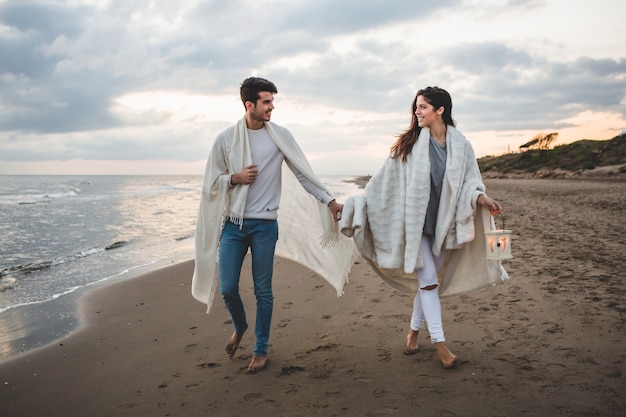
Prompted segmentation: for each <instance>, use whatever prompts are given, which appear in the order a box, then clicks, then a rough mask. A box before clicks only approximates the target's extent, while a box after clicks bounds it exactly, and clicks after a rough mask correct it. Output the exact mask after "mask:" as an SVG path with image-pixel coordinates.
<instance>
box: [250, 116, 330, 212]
mask: <svg viewBox="0 0 626 417" xmlns="http://www.w3.org/2000/svg"><path fill="white" fill-rule="evenodd" d="M248 137H249V138H250V153H251V155H252V163H253V164H256V165H257V169H258V171H259V173H258V175H257V177H256V179H255V181H254V182H253V183H252V184H251V185H250V189H249V190H248V198H247V200H246V208H245V210H244V213H243V217H244V219H267V220H274V219H276V218H277V210H278V207H279V205H280V195H281V184H282V182H281V167H282V163H283V161H285V156H284V155H283V154H282V152H281V151H280V149H278V147H277V146H276V144H275V143H274V141H273V140H272V138H271V137H270V135H269V133H268V132H267V129H266V128H265V127H263V128H262V129H258V130H251V129H248ZM285 162H286V163H287V166H288V167H289V169H291V171H292V172H293V173H294V174H295V176H296V178H298V181H299V182H300V184H302V186H303V187H304V189H305V190H306V191H307V192H308V193H309V194H311V195H312V196H313V197H315V198H316V199H317V200H319V201H321V202H322V203H324V204H328V203H330V202H331V201H332V200H333V197H331V196H330V195H329V194H328V193H327V192H326V191H324V190H322V189H321V188H319V187H318V186H316V185H315V184H313V183H312V182H311V181H309V180H308V179H307V178H306V177H305V176H304V175H302V174H301V173H300V172H299V171H298V170H297V169H296V168H295V167H294V166H293V165H292V164H291V163H290V162H289V161H285Z"/></svg>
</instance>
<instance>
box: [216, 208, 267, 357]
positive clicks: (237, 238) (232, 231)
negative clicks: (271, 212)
mask: <svg viewBox="0 0 626 417" xmlns="http://www.w3.org/2000/svg"><path fill="white" fill-rule="evenodd" d="M277 240H278V222H277V221H276V220H260V219H244V220H243V227H241V228H240V227H239V226H238V225H236V224H235V223H233V222H231V221H226V223H225V224H224V230H223V231H222V236H221V238H220V249H219V251H220V254H219V272H220V289H221V294H222V299H223V300H224V304H226V309H227V310H228V312H229V314H230V317H231V319H232V321H233V326H234V327H235V332H237V334H243V332H245V331H246V329H247V328H248V322H247V320H246V311H245V309H244V306H243V302H242V301H241V296H240V295H239V277H240V275H241V266H242V264H243V260H244V258H245V256H246V253H247V252H248V248H250V252H251V254H252V282H253V283H254V295H255V296H256V326H255V328H254V333H255V336H256V344H255V345H254V354H255V355H259V356H267V348H268V340H269V336H270V324H271V322H272V310H273V308H274V295H273V293H272V273H273V271H274V249H275V248H276V241H277Z"/></svg>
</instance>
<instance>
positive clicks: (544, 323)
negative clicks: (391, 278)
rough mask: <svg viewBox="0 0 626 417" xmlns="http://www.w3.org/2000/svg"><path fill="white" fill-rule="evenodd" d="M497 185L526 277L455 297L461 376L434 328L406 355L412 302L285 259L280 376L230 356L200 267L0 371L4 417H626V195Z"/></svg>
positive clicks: (126, 292)
mask: <svg viewBox="0 0 626 417" xmlns="http://www.w3.org/2000/svg"><path fill="white" fill-rule="evenodd" d="M486 184H487V187H488V193H489V194H490V195H491V196H492V197H494V198H496V199H497V200H499V201H501V202H502V203H503V205H504V207H505V211H504V214H505V218H504V225H505V227H506V228H507V229H511V230H512V247H513V255H514V258H513V259H510V260H507V261H505V262H504V265H505V267H506V269H507V271H508V272H509V274H510V280H508V281H506V282H504V283H502V284H499V285H497V286H495V287H492V288H486V289H484V290H480V291H476V292H472V293H470V294H465V295H460V296H453V297H447V298H444V299H443V300H442V304H443V315H444V329H445V331H446V338H447V341H448V346H449V347H450V349H451V350H452V351H453V352H454V353H455V354H456V355H457V356H458V357H459V362H458V364H457V366H456V367H455V368H454V369H450V370H446V369H443V367H442V366H441V364H440V363H439V362H438V360H437V358H436V355H435V352H434V348H433V347H432V345H431V344H430V342H429V340H428V337H427V332H422V333H424V334H420V339H419V342H420V346H421V348H422V350H421V352H419V353H417V354H416V355H413V356H406V355H403V349H404V344H405V335H406V333H407V331H408V324H409V319H410V314H411V307H412V299H413V295H412V294H404V293H399V292H397V291H395V290H393V289H392V288H391V287H389V286H387V285H386V284H384V283H383V282H382V281H381V280H380V279H379V278H378V277H377V276H376V275H375V274H374V273H373V272H372V271H371V270H370V269H369V268H368V267H367V265H365V264H364V263H357V264H355V266H354V268H353V270H352V273H351V275H350V283H349V284H348V285H346V287H345V288H344V291H345V294H344V295H343V296H342V297H339V298H338V297H336V292H335V290H334V289H333V288H332V287H331V286H330V285H329V284H327V283H326V282H325V281H324V280H323V279H322V278H320V277H319V276H317V275H316V274H314V273H313V272H311V271H309V270H307V269H305V268H303V267H301V266H299V265H297V264H294V263H293V262H290V261H286V260H283V259H277V260H276V263H275V265H276V266H275V275H274V289H275V294H274V295H275V301H274V317H273V322H272V334H271V337H270V343H271V346H270V353H269V357H270V362H269V364H268V366H267V368H266V369H264V370H263V371H262V372H259V373H257V374H254V375H246V374H244V371H245V369H246V367H247V365H248V362H249V360H250V356H251V353H252V352H251V350H252V345H253V335H252V332H249V334H246V335H245V336H244V339H243V342H242V347H241V349H240V350H239V351H238V352H237V354H236V355H235V356H234V357H233V358H232V359H231V358H229V357H228V355H227V354H226V352H225V351H224V347H225V344H226V341H227V339H228V337H229V336H230V334H231V333H232V326H231V324H230V323H229V319H228V315H227V313H226V310H225V309H224V307H223V305H222V303H221V301H220V300H217V301H216V303H215V307H214V309H213V311H212V312H211V314H209V315H207V314H205V308H204V306H203V305H202V304H200V303H198V302H197V301H195V300H194V299H193V298H192V297H191V294H190V285H191V274H192V271H193V261H192V260H190V261H186V262H183V263H179V264H176V265H172V266H169V267H167V268H163V269H160V270H158V271H154V272H151V273H148V274H145V275H143V276H141V277H138V278H134V279H131V280H128V281H124V282H121V283H117V284H114V285H110V286H108V287H106V288H104V289H100V290H98V291H92V292H90V293H88V294H87V295H86V296H85V297H83V299H82V300H81V319H82V321H83V323H84V324H83V325H82V327H81V328H80V329H79V330H78V331H76V332H73V333H72V334H71V335H70V336H68V337H66V338H64V339H61V340H58V341H55V342H54V343H53V344H51V345H49V346H46V347H43V348H40V349H37V350H35V351H32V352H28V353H23V354H20V355H18V356H16V357H14V358H12V359H10V360H7V361H4V362H2V363H0V415H1V416H3V417H18V416H19V417H22V416H24V417H35V416H90V417H91V416H147V417H148V416H149V417H157V416H172V417H174V416H188V417H193V416H211V417H234V416H237V417H246V416H254V417H263V416H290V417H291V416H294V417H296V416H302V417H304V416H368V417H391V416H413V415H420V416H437V417H453V416H494V417H495V416H533V417H536V416H551V417H553V416H622V415H624V413H625V412H626V380H625V377H626V376H625V375H624V373H625V371H626V365H625V362H626V348H625V347H626V328H625V320H624V315H625V313H626V284H625V281H624V278H625V274H626V260H625V259H626V257H625V256H624V254H625V250H624V248H625V247H626V222H625V221H624V214H625V213H626V182H624V181H623V180H610V179H604V180H602V179H589V180H587V179H490V180H487V181H486ZM497 226H502V219H501V218H497ZM248 261H249V260H246V264H245V266H244V271H243V275H242V281H241V289H242V295H243V297H244V302H245V303H246V306H247V309H248V315H249V320H250V321H251V322H253V321H254V309H253V308H252V307H253V300H254V295H253V293H252V288H251V279H250V272H249V270H250V268H249V263H248Z"/></svg>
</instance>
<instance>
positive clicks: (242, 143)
mask: <svg viewBox="0 0 626 417" xmlns="http://www.w3.org/2000/svg"><path fill="white" fill-rule="evenodd" d="M265 126H266V129H267V131H268V133H269V135H270V137H271V138H272V140H273V141H274V143H275V144H276V146H278V148H279V149H280V151H281V152H282V153H283V155H284V156H285V158H286V159H287V160H288V161H289V162H291V163H292V164H293V165H294V166H295V167H296V169H297V170H298V171H299V172H301V173H302V174H304V175H305V176H306V177H307V178H308V179H309V180H310V181H311V182H312V183H314V184H315V185H317V186H318V187H320V188H322V189H324V190H326V188H325V186H324V185H323V184H322V183H321V181H320V180H319V179H318V178H317V176H316V175H315V174H314V173H313V170H312V169H311V167H310V165H309V163H308V161H307V159H306V157H305V156H304V153H303V152H302V150H301V149H300V147H299V146H298V144H297V143H296V141H295V139H294V137H293V135H292V134H291V132H289V130H287V129H285V128H283V127H281V126H278V125H276V124H274V123H270V122H266V123H265ZM252 163H253V162H252V156H251V154H250V143H249V138H248V130H247V128H246V122H245V119H241V120H240V121H239V122H238V123H237V124H235V125H234V126H231V127H230V128H228V129H226V130H225V131H224V132H222V133H220V134H219V135H218V137H217V138H216V140H215V143H214V145H213V149H212V150H211V154H210V155H209V159H208V161H207V165H206V170H205V174H204V181H203V185H202V195H201V198H200V207H199V210H198V217H197V220H196V233H195V270H194V273H193V279H192V285H191V293H192V295H193V297H194V298H195V299H196V300H198V301H200V302H202V303H204V304H206V305H207V313H208V312H209V311H210V309H211V305H212V303H213V299H214V296H215V290H216V286H217V281H218V279H217V277H218V275H219V273H218V250H219V239H220V235H221V231H222V227H223V224H224V221H225V220H226V219H231V220H233V221H234V222H235V223H238V224H240V223H241V221H242V220H243V212H244V208H245V205H246V197H247V194H248V188H249V186H248V185H237V186H236V187H230V186H229V176H230V174H232V173H236V172H241V171H242V170H243V168H244V167H246V166H248V165H250V164H252ZM327 192H328V191H327ZM278 222H279V240H278V242H277V245H276V255H278V256H281V257H284V258H287V259H291V260H293V261H295V262H298V263H300V264H302V265H304V266H306V267H308V268H309V269H311V270H313V271H314V272H316V273H317V274H319V275H320V276H321V277H323V278H324V279H326V280H327V281H328V282H329V283H330V284H331V285H332V286H333V288H335V290H336V291H337V294H338V295H340V294H342V292H343V285H344V284H345V282H346V281H347V277H348V274H349V272H350V269H351V267H352V264H353V262H354V259H355V257H356V256H357V253H356V250H355V247H354V244H353V243H352V242H351V240H350V239H348V238H346V237H345V236H343V235H341V234H340V233H339V231H338V226H337V224H336V223H335V222H334V221H333V217H332V214H331V212H330V210H329V209H328V207H327V206H326V205H325V204H323V203H321V202H319V201H317V200H316V199H315V198H314V197H313V196H311V195H310V194H309V193H307V192H306V191H305V190H304V188H303V187H302V186H300V184H299V182H298V180H297V179H296V177H295V175H294V174H293V173H292V172H291V171H290V170H289V169H285V168H284V167H283V170H282V198H281V207H280V209H279V211H278Z"/></svg>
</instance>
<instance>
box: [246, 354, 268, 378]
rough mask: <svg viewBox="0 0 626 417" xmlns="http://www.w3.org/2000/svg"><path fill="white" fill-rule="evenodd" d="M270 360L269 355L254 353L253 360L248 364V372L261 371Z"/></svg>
mask: <svg viewBox="0 0 626 417" xmlns="http://www.w3.org/2000/svg"><path fill="white" fill-rule="evenodd" d="M269 361H270V360H269V358H268V357H267V356H259V355H252V360H251V361H250V365H248V370H247V371H246V373H247V374H254V373H257V372H259V371H260V370H261V369H263V368H265V365H267V363H268V362H269Z"/></svg>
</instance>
